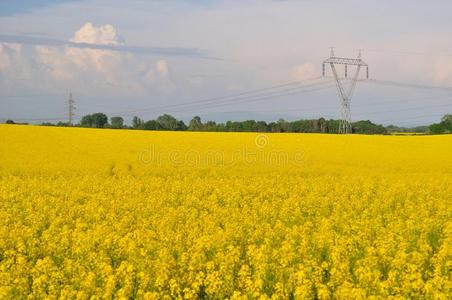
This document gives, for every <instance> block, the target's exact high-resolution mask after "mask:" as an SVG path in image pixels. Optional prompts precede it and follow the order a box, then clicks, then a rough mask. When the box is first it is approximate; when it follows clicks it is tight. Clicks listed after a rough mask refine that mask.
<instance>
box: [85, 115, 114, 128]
mask: <svg viewBox="0 0 452 300" xmlns="http://www.w3.org/2000/svg"><path fill="white" fill-rule="evenodd" d="M107 124H108V117H107V115H106V114H104V113H94V114H91V115H86V116H83V117H82V120H81V121H80V126H82V127H92V128H104V127H105V125H107Z"/></svg>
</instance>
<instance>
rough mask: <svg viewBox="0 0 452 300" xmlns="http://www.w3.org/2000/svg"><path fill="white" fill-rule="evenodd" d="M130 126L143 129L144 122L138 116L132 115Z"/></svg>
mask: <svg viewBox="0 0 452 300" xmlns="http://www.w3.org/2000/svg"><path fill="white" fill-rule="evenodd" d="M132 127H133V128H134V129H143V127H144V122H143V120H141V119H140V118H139V117H137V116H134V117H133V119H132Z"/></svg>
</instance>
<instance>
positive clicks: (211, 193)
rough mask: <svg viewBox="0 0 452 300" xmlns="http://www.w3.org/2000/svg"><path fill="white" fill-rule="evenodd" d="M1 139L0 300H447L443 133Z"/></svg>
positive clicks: (12, 135)
mask: <svg viewBox="0 0 452 300" xmlns="http://www.w3.org/2000/svg"><path fill="white" fill-rule="evenodd" d="M0 135H1V139H0V299H24V298H30V299H57V298H62V299H112V298H115V299H116V298H117V299H135V298H136V299H199V298H201V299H226V298H227V299H364V298H370V299H381V298H392V299H405V298H421V299H423V298H425V299H450V297H451V295H452V205H451V204H452V155H451V153H452V136H450V135H448V136H359V135H353V136H338V135H317V134H255V133H190V132H144V131H122V130H94V129H78V128H50V127H48V128H46V127H37V126H12V125H1V126H0Z"/></svg>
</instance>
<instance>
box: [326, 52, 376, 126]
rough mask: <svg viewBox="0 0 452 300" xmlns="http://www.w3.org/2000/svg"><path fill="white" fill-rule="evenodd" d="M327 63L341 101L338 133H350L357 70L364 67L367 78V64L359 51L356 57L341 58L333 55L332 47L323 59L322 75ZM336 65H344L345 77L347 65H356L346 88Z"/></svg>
mask: <svg viewBox="0 0 452 300" xmlns="http://www.w3.org/2000/svg"><path fill="white" fill-rule="evenodd" d="M326 64H329V65H330V66H331V71H332V72H333V75H334V79H335V80H336V86H337V90H338V95H339V100H340V101H341V120H340V124H339V133H344V134H346V133H351V132H352V125H351V116H350V102H351V100H352V96H353V92H354V91H355V88H356V83H357V81H358V77H359V71H360V70H361V67H365V68H366V78H367V79H369V66H368V65H367V64H366V63H365V62H364V61H363V60H362V59H361V51H360V52H359V54H358V58H343V57H336V56H335V55H334V48H331V54H330V58H328V59H326V60H324V61H323V65H322V69H323V72H322V74H323V76H325V65H326ZM336 65H344V66H345V67H344V71H345V78H346V79H347V78H348V66H356V70H355V74H354V75H353V77H352V78H351V83H350V85H349V86H348V89H346V87H344V85H343V84H342V81H341V78H340V77H339V75H338V73H337V70H336Z"/></svg>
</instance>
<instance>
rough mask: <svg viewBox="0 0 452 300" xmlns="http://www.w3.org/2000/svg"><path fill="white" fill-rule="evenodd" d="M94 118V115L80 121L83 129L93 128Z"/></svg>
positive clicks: (84, 117)
mask: <svg viewBox="0 0 452 300" xmlns="http://www.w3.org/2000/svg"><path fill="white" fill-rule="evenodd" d="M93 123H94V121H93V117H92V115H86V116H83V117H82V119H81V120H80V126H82V127H93Z"/></svg>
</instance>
